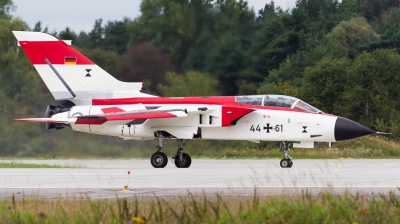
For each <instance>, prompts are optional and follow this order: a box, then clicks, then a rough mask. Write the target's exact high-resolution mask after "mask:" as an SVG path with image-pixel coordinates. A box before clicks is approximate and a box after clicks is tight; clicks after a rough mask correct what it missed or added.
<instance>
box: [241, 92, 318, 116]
mask: <svg viewBox="0 0 400 224" xmlns="http://www.w3.org/2000/svg"><path fill="white" fill-rule="evenodd" d="M236 102H238V103H243V104H251V105H258V106H272V107H286V108H292V109H297V110H303V111H307V112H312V113H322V111H321V110H318V109H317V108H315V107H313V106H311V105H310V104H308V103H305V102H304V101H301V100H300V99H297V98H295V97H291V96H284V95H253V96H237V97H236Z"/></svg>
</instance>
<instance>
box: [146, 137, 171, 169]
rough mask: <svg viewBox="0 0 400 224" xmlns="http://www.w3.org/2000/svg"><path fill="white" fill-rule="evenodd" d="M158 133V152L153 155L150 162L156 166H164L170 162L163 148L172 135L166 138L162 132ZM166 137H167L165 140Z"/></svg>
mask: <svg viewBox="0 0 400 224" xmlns="http://www.w3.org/2000/svg"><path fill="white" fill-rule="evenodd" d="M156 134H157V140H158V146H157V152H155V153H154V154H153V155H152V156H151V159H150V163H151V165H152V166H153V167H154V168H164V167H165V166H166V165H167V164H168V157H167V155H165V153H163V149H164V145H165V144H167V142H168V140H170V139H171V137H169V138H165V137H164V136H163V135H162V134H161V133H156ZM164 139H166V141H165V142H164Z"/></svg>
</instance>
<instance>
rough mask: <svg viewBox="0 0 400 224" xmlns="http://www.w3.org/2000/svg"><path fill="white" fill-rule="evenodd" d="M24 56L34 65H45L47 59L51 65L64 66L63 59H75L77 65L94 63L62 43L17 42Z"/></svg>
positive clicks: (60, 41)
mask: <svg viewBox="0 0 400 224" xmlns="http://www.w3.org/2000/svg"><path fill="white" fill-rule="evenodd" d="M19 44H20V45H21V47H22V49H23V50H24V51H25V54H26V55H27V56H28V58H29V60H30V61H31V62H32V64H34V65H40V64H46V61H45V60H44V59H45V58H47V59H48V60H49V61H50V63H51V64H54V65H57V64H62V65H63V64H64V60H65V57H76V60H75V62H76V64H77V65H93V64H94V63H93V62H92V61H91V60H89V59H88V58H87V57H85V56H84V55H83V54H81V53H79V52H78V51H77V50H75V49H74V48H73V47H72V46H70V45H68V44H66V43H65V42H64V41H62V40H59V41H19Z"/></svg>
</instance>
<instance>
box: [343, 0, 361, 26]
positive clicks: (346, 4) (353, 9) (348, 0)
mask: <svg viewBox="0 0 400 224" xmlns="http://www.w3.org/2000/svg"><path fill="white" fill-rule="evenodd" d="M361 10H362V9H361V7H359V5H358V4H357V0H342V2H341V3H340V4H339V10H338V21H348V20H350V19H352V18H359V17H360V15H361Z"/></svg>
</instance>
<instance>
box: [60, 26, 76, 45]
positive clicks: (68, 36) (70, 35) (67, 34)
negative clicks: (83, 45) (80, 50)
mask: <svg viewBox="0 0 400 224" xmlns="http://www.w3.org/2000/svg"><path fill="white" fill-rule="evenodd" d="M58 37H60V38H61V39H62V40H72V41H73V42H75V40H76V39H77V38H78V36H77V35H76V33H75V32H74V31H71V29H70V28H69V27H66V28H65V30H63V31H61V32H60V34H59V35H58Z"/></svg>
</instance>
